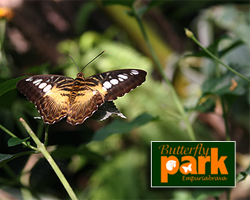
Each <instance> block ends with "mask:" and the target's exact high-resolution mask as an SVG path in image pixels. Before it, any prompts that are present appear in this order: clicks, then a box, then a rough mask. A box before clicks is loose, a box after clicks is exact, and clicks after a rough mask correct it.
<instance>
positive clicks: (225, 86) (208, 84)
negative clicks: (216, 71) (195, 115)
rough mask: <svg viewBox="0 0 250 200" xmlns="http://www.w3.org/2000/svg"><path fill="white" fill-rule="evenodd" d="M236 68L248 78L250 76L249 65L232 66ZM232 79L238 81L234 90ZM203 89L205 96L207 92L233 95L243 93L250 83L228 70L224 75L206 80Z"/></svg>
mask: <svg viewBox="0 0 250 200" xmlns="http://www.w3.org/2000/svg"><path fill="white" fill-rule="evenodd" d="M231 67H232V68H234V69H235V70H236V71H237V72H239V73H241V74H243V75H244V76H245V77H246V78H250V69H249V67H248V66H247V67H243V66H231ZM232 79H234V80H235V81H236V83H237V87H236V88H235V89H234V90H232V91H231V90H230V87H231V85H232V82H231V81H232ZM201 88H202V91H203V95H202V96H203V97H204V96H205V95H207V94H216V95H225V94H231V95H236V96H239V95H243V94H245V93H246V91H247V90H248V83H247V81H245V80H243V79H242V78H240V77H239V76H237V75H236V74H234V73H232V72H231V71H227V72H226V73H225V74H224V75H222V76H221V77H220V78H210V79H208V80H206V81H205V82H204V83H203V84H202V87H201Z"/></svg>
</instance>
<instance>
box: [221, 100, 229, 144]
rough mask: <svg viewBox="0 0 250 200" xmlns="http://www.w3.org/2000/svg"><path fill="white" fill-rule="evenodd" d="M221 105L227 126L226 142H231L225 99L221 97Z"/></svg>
mask: <svg viewBox="0 0 250 200" xmlns="http://www.w3.org/2000/svg"><path fill="white" fill-rule="evenodd" d="M221 105H222V110H223V119H224V124H225V129H226V140H227V141H230V132H229V127H228V122H227V110H226V105H225V99H224V97H221Z"/></svg>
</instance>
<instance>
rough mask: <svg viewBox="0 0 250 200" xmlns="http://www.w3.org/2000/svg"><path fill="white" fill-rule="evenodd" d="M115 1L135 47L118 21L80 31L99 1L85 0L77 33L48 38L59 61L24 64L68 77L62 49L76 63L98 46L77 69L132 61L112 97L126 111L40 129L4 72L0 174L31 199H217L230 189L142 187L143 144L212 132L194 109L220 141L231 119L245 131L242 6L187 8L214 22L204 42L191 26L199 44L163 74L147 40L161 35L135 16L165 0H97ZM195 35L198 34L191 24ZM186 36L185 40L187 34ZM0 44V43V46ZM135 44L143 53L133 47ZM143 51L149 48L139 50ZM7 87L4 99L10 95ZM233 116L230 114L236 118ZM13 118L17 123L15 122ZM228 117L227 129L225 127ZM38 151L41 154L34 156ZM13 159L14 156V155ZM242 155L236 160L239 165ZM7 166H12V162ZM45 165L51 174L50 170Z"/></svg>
mask: <svg viewBox="0 0 250 200" xmlns="http://www.w3.org/2000/svg"><path fill="white" fill-rule="evenodd" d="M117 5H118V6H121V7H119V8H122V9H123V8H124V11H125V12H124V13H123V15H129V16H130V17H131V19H133V20H136V23H137V25H138V26H139V27H140V31H141V33H140V34H142V36H143V38H144V40H145V41H144V43H143V44H141V45H142V46H141V47H140V46H139V47H138V46H135V45H136V44H137V45H138V43H137V41H135V40H136V39H138V38H139V36H138V37H135V38H136V39H134V40H133V38H129V37H128V35H129V34H128V32H126V30H125V31H124V30H122V28H120V27H119V24H117V25H111V26H110V27H106V28H105V31H104V32H103V33H100V32H98V31H93V30H88V28H87V24H88V20H90V19H91V14H92V13H93V12H95V11H96V10H97V9H98V8H99V5H98V4H97V2H87V3H86V4H85V6H83V7H81V8H79V13H78V18H77V19H76V22H77V23H76V32H77V33H78V34H79V37H76V38H73V39H66V40H63V41H61V42H60V43H59V44H58V45H57V49H58V51H59V52H60V53H61V54H63V55H64V56H63V57H61V58H60V60H59V61H58V62H59V64H58V65H57V66H56V67H55V68H53V69H51V67H50V64H49V63H46V64H42V65H39V66H34V65H36V64H34V65H33V66H34V67H31V68H29V69H27V71H26V72H27V73H62V74H64V75H66V76H69V77H73V78H74V77H75V76H76V74H77V73H78V70H77V68H76V67H75V65H74V63H73V62H72V61H71V60H70V59H69V57H68V54H70V55H71V56H72V57H73V58H74V60H75V62H76V63H77V64H78V65H79V66H80V70H81V68H82V66H84V65H85V64H86V63H88V62H89V60H91V59H92V58H93V57H95V56H96V55H97V54H99V53H100V52H101V51H103V50H105V53H104V54H103V55H102V56H101V57H99V58H98V59H97V60H95V62H94V63H92V64H91V66H88V67H87V68H85V69H84V74H85V76H86V77H87V76H89V75H93V74H96V73H99V72H103V71H109V70H114V69H122V68H139V69H143V70H146V71H147V72H148V75H147V77H146V79H147V80H146V82H145V83H144V84H142V85H141V86H140V87H139V88H137V89H136V90H134V91H132V92H130V93H129V94H126V95H125V96H124V97H122V98H119V99H118V100H116V101H115V103H116V104H117V107H118V108H119V110H121V112H122V113H124V115H125V116H127V117H128V118H127V119H126V120H122V119H116V118H111V119H109V120H106V121H104V122H94V121H93V120H92V119H90V120H88V121H86V123H84V124H83V125H79V126H77V127H73V128H72V127H71V126H70V127H69V126H68V125H65V122H64V121H61V122H58V124H59V125H57V124H55V125H53V126H51V127H50V130H49V126H46V127H45V125H44V124H43V123H42V121H41V120H34V116H38V113H37V111H36V110H35V108H34V107H33V106H32V104H30V103H28V102H27V100H24V99H22V98H21V95H20V97H19V96H18V94H17V91H15V90H14V89H15V85H16V83H17V81H18V80H20V79H21V78H23V77H18V78H13V79H10V80H6V76H1V78H2V79H3V80H1V83H0V98H1V99H0V101H1V102H4V104H1V105H0V107H1V111H0V123H1V124H0V128H1V130H2V132H1V133H3V134H1V135H0V137H1V140H0V142H1V143H0V145H1V146H0V147H1V149H0V150H1V153H0V168H1V171H0V176H1V177H0V183H1V184H2V185H5V186H6V187H18V188H20V189H21V191H24V190H25V191H26V193H25V192H23V196H24V197H23V198H24V199H25V198H26V196H25V194H27V193H29V195H31V196H32V195H33V196H35V197H39V198H40V197H42V196H41V194H43V193H44V194H49V195H51V196H52V197H53V198H55V197H58V198H68V196H67V195H69V196H70V198H71V199H76V198H77V197H78V198H79V199H85V198H86V199H118V198H119V199H192V198H196V199H206V198H209V197H211V196H213V197H214V198H218V197H219V196H220V195H221V194H222V193H223V192H225V191H226V192H227V195H230V194H229V193H230V191H229V190H226V189H224V188H222V189H216V190H215V189H213V190H210V189H204V190H196V189H194V190H192V191H191V190H179V189H173V190H164V191H163V190H161V191H159V190H152V189H149V185H150V183H149V180H150V165H149V163H150V160H149V158H150V152H149V151H150V150H149V149H150V142H151V141H161V140H162V141H172V140H174V141H178V140H180V141H185V140H204V141H206V140H219V139H220V138H218V137H217V136H216V135H215V134H213V133H214V132H215V130H216V129H215V130H213V129H212V127H213V123H211V124H210V127H209V126H207V125H206V124H204V123H202V120H201V119H199V114H201V115H206V114H208V113H209V114H215V115H220V117H221V119H223V120H224V124H223V126H224V128H225V130H226V131H225V132H226V136H223V140H225V139H227V140H235V138H236V136H235V135H236V134H237V133H236V132H234V129H233V128H235V129H237V130H240V131H239V132H241V133H242V132H244V134H245V132H249V124H248V122H249V113H248V112H247V111H248V110H249V106H250V99H249V98H250V96H249V82H248V81H249V80H250V70H249V68H250V66H249V63H250V57H249V55H250V46H249V43H248V41H247V39H246V35H247V34H248V33H249V31H248V29H249V26H247V25H249V24H248V23H249V21H247V17H246V15H245V12H244V11H240V10H238V9H237V6H234V5H216V7H215V8H213V7H212V8H207V7H206V10H204V11H203V12H202V13H201V14H199V15H198V16H196V17H197V18H196V22H197V23H196V25H197V27H198V24H199V23H198V22H205V24H206V23H207V24H206V25H207V26H208V27H210V29H212V28H214V29H216V30H215V32H213V33H212V34H213V36H214V37H215V38H216V39H215V40H214V41H212V40H211V41H210V44H209V46H208V47H207V48H204V47H203V46H202V45H201V44H200V43H199V42H198V40H196V38H195V37H194V35H196V34H193V33H192V34H191V35H192V36H193V37H194V38H192V37H191V38H192V39H193V41H194V42H193V43H194V44H195V43H197V44H198V45H201V47H202V49H201V50H199V51H196V50H194V49H195V48H194V47H193V49H192V51H194V53H188V54H185V55H181V56H175V60H174V61H168V62H169V63H172V65H173V66H174V67H173V72H172V74H173V76H172V77H171V79H172V82H171V81H170V79H169V76H168V77H167V76H166V72H168V69H165V68H164V67H163V66H162V59H159V57H162V55H160V53H159V50H158V49H154V47H155V44H154V41H159V40H160V41H161V42H162V44H161V45H163V46H166V48H164V49H171V48H169V47H168V46H167V45H166V44H164V42H163V40H162V39H159V38H156V39H155V38H154V39H152V40H151V38H150V39H149V36H148V27H147V24H146V23H143V22H142V18H143V17H144V15H147V12H149V11H150V10H151V9H154V8H156V9H163V8H164V6H165V5H171V3H170V2H163V1H149V3H148V4H142V3H141V2H139V1H134V0H131V1H104V0H103V1H101V6H102V9H103V10H105V9H107V8H108V7H112V6H117ZM161 6H162V8H161ZM216 8H217V9H219V8H220V9H221V10H219V11H221V12H218V13H219V16H218V13H214V12H215V11H214V10H216ZM106 12H108V10H106ZM109 14H110V13H109ZM116 14H117V16H118V15H120V14H121V13H116ZM117 16H116V17H117ZM239 16H240V17H239ZM231 17H234V18H237V19H238V21H239V24H238V26H239V27H238V28H235V26H236V24H231V22H232V21H234V20H231ZM238 17H239V18H238ZM4 24H5V23H4ZM193 24H195V23H193ZM81 25H82V26H81ZM2 26H3V25H2ZM124 27H127V26H124ZM182 28H183V27H182ZM197 29H198V28H197ZM208 29H209V28H208ZM83 31H84V32H83ZM217 32H219V34H218V33H217ZM221 32H223V33H221ZM225 33H227V34H226V35H225ZM135 34H136V32H135ZM206 34H209V33H208V32H206ZM197 35H201V34H199V29H198V31H197ZM229 35H230V37H229ZM150 36H151V37H152V35H150ZM206 36H207V37H208V38H210V37H211V35H209V36H208V35H206ZM140 37H141V36H140ZM154 37H155V36H154ZM202 37H204V35H202V36H201V38H199V39H201V40H203V39H204V38H202ZM3 38H5V36H4V35H3V34H2V35H0V39H1V41H3V40H4V39H3ZM189 44H190V47H192V45H193V44H192V43H191V42H190V41H189ZM156 46H157V45H156ZM2 47H3V42H1V50H2V51H3V48H2ZM142 47H143V49H144V50H145V49H146V50H145V51H146V52H147V53H144V54H143V53H141V52H143V51H141V52H139V50H138V49H142ZM171 51H172V52H171V53H172V54H174V53H175V52H174V51H173V50H171ZM164 52H167V51H164ZM208 52H209V53H208ZM210 53H211V54H212V55H213V56H214V57H213V56H211V55H210ZM149 54H150V57H149V56H146V55H149ZM2 55H5V54H2ZM166 57H167V55H165V57H164V59H166ZM169 57H170V56H169ZM215 58H216V59H215ZM168 59H171V58H168ZM0 61H1V63H0V64H1V65H3V66H4V69H5V68H6V69H7V71H10V69H8V66H7V65H6V61H7V59H6V57H0ZM173 63H174V64H173ZM168 65H169V64H168ZM168 67H169V66H167V68H168ZM0 71H1V70H0ZM235 72H237V73H238V74H237V73H235ZM9 74H10V73H9ZM155 74H157V75H156V76H155ZM239 74H240V76H243V78H242V77H240V76H239ZM172 83H173V84H172ZM183 83H184V84H183ZM183 91H184V92H183ZM9 96H13V97H14V98H12V99H11V100H10V98H9ZM17 97H18V98H17ZM180 97H182V98H180ZM6 105H8V106H6ZM218 109H219V110H220V112H219V113H218ZM238 116H239V118H240V119H237V118H238ZM20 117H22V118H21V119H20V122H21V123H20V122H19V121H18V120H19V118H20ZM229 123H230V124H229ZM28 124H29V125H28ZM235 124H236V125H235ZM230 126H232V127H233V128H231V129H230ZM44 129H45V131H44ZM33 130H35V131H33ZM14 133H15V134H14ZM34 133H36V134H34ZM246 137H249V135H247V136H246ZM21 138H24V139H21ZM38 153H42V154H43V155H44V157H45V158H41V157H39V155H40V154H38ZM32 156H34V157H35V158H36V160H38V161H35V162H33V166H32V167H31V168H28V164H27V163H28V161H30V162H31V160H32V158H34V157H32ZM45 159H46V160H45ZM19 160H21V163H22V164H17V163H18V161H19ZM45 161H48V163H49V164H50V165H48V164H47V162H45ZM242 163H243V162H240V163H238V164H239V165H242V166H243V164H242ZM244 166H245V165H244ZM16 168H18V170H14V169H16ZM245 168H246V167H245ZM27 169H28V171H27ZM52 169H53V170H54V171H52ZM54 172H55V173H56V174H57V175H58V177H59V180H60V181H59V180H58V178H57V177H54V174H55V173H54ZM27 173H29V174H30V178H29V179H27V176H25V174H27ZM13 177H15V178H13ZM16 177H18V178H16ZM248 177H249V167H248V168H247V169H245V170H242V172H240V173H239V174H238V175H237V182H240V181H244V180H245V179H247V178H248ZM6 180H7V181H6ZM24 180H25V181H24ZM61 184H63V186H64V188H63V187H62V186H61ZM65 189H66V191H67V192H68V194H66V192H65ZM75 194H76V196H77V197H76V196H75ZM29 195H28V196H29Z"/></svg>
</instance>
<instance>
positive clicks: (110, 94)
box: [85, 69, 147, 101]
mask: <svg viewBox="0 0 250 200" xmlns="http://www.w3.org/2000/svg"><path fill="white" fill-rule="evenodd" d="M146 75H147V72H145V71H143V70H140V69H121V70H114V71H109V72H105V73H100V74H96V75H94V76H91V77H89V78H87V79H86V80H85V82H86V83H90V84H93V86H92V87H93V88H95V89H96V90H98V91H99V92H100V93H101V94H102V95H104V97H105V101H113V100H115V99H117V97H121V96H123V95H124V94H126V93H128V92H129V91H131V90H133V89H134V88H136V87H138V86H139V85H141V84H142V83H143V82H144V81H145V80H146ZM94 84H95V85H94Z"/></svg>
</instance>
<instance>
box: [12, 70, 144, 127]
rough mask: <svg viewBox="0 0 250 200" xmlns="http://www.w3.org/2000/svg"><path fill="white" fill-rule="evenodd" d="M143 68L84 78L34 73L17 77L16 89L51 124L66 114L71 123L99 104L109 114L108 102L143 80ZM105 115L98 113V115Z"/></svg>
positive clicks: (81, 120)
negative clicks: (21, 77)
mask: <svg viewBox="0 0 250 200" xmlns="http://www.w3.org/2000/svg"><path fill="white" fill-rule="evenodd" d="M146 75H147V72H145V71H144V70H140V69H120V70H113V71H108V72H104V73H100V74H96V75H93V76H90V77H88V78H86V79H85V78H84V75H83V73H82V72H79V73H78V74H77V77H76V78H75V79H73V78H70V77H67V76H61V75H35V76H30V77H28V78H24V79H21V80H20V81H19V82H18V83H17V89H18V90H19V91H20V92H21V93H23V94H24V95H25V96H26V97H27V99H28V100H29V101H31V102H32V103H34V104H35V106H36V108H37V110H38V112H39V113H40V115H41V117H42V118H43V121H44V122H45V123H48V124H54V123H55V122H58V121H60V120H61V119H63V118H65V117H67V120H66V121H67V122H68V123H69V124H71V125H77V124H82V123H83V122H84V121H85V120H86V119H87V118H89V117H91V116H92V115H93V114H94V113H95V112H96V111H97V110H98V109H99V108H100V107H101V108H103V109H104V111H106V113H107V115H108V116H109V115H111V113H112V111H111V112H109V111H107V110H106V108H105V105H106V107H109V108H110V107H111V110H114V112H115V113H116V114H118V115H119V114H120V116H121V117H123V115H122V114H121V113H119V111H118V110H117V109H116V108H115V106H114V104H112V103H110V104H108V102H112V101H113V100H115V99H117V97H121V96H123V95H124V94H126V93H128V92H129V91H131V90H132V89H134V88H136V87H138V86H139V85H141V84H142V83H143V82H144V81H145V80H146ZM105 118H107V116H104V117H102V119H105Z"/></svg>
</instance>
